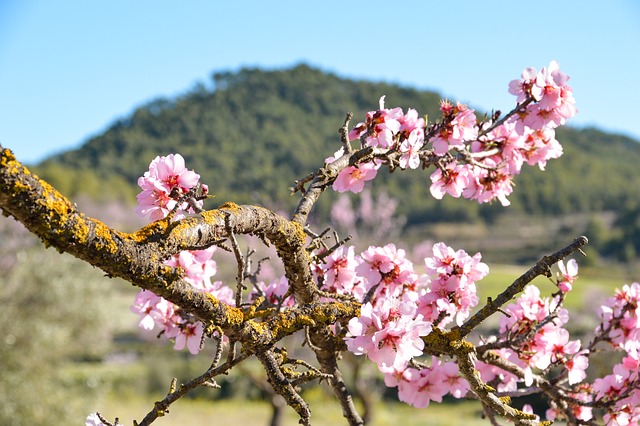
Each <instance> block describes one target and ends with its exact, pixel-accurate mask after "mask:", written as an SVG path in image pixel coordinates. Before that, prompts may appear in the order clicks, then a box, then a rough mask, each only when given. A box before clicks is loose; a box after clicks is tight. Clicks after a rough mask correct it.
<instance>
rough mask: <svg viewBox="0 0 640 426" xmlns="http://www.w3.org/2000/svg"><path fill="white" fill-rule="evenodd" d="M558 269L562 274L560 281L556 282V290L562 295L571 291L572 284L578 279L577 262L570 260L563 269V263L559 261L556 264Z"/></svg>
mask: <svg viewBox="0 0 640 426" xmlns="http://www.w3.org/2000/svg"><path fill="white" fill-rule="evenodd" d="M558 269H560V273H561V274H562V278H563V279H562V281H559V282H558V288H560V290H561V291H562V292H564V293H566V292H568V291H571V289H572V287H573V282H574V281H575V280H576V278H578V262H576V261H575V259H570V260H569V261H568V262H567V266H566V267H565V265H564V262H563V261H562V260H561V261H560V262H558Z"/></svg>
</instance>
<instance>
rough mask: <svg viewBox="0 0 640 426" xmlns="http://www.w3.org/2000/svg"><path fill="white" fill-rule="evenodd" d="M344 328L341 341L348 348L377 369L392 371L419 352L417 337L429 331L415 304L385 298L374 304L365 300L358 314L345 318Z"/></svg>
mask: <svg viewBox="0 0 640 426" xmlns="http://www.w3.org/2000/svg"><path fill="white" fill-rule="evenodd" d="M348 330H349V333H348V335H347V337H346V338H345V342H346V344H347V348H348V350H349V351H351V352H353V353H354V354H356V355H362V354H366V355H367V356H368V357H369V359H371V360H372V361H374V362H375V363H376V364H377V365H378V368H379V369H380V371H382V372H383V373H392V372H394V371H398V370H403V369H404V368H406V366H407V364H408V363H409V361H410V360H411V359H412V358H413V357H416V356H420V355H421V354H422V349H423V348H424V342H423V341H422V339H421V336H426V335H427V334H429V332H431V324H430V323H428V322H426V321H423V319H422V316H421V315H416V306H415V304H413V303H411V302H400V301H398V300H397V299H395V300H392V299H385V300H384V301H383V302H382V303H380V304H378V305H376V306H373V305H372V304H371V303H365V304H364V305H363V306H362V308H361V310H360V316H359V317H355V318H352V319H351V320H350V321H349V324H348Z"/></svg>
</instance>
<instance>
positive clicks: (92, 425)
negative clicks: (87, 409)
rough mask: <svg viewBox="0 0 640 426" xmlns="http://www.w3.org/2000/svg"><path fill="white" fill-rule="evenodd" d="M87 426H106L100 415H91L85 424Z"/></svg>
mask: <svg viewBox="0 0 640 426" xmlns="http://www.w3.org/2000/svg"><path fill="white" fill-rule="evenodd" d="M84 424H85V426H106V425H105V424H104V423H102V420H100V417H98V413H91V414H89V415H88V416H87V419H86V420H85V422H84Z"/></svg>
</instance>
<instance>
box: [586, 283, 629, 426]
mask: <svg viewBox="0 0 640 426" xmlns="http://www.w3.org/2000/svg"><path fill="white" fill-rule="evenodd" d="M599 314H600V319H601V324H600V325H599V326H598V328H597V330H596V333H600V334H601V335H603V336H604V340H606V341H607V342H609V343H610V344H611V345H612V347H613V348H614V349H616V350H619V351H622V352H624V353H625V356H624V358H623V359H622V362H621V363H619V364H617V365H615V366H614V368H613V373H612V374H609V375H607V376H605V377H603V378H599V379H596V380H595V382H594V383H593V390H594V391H595V393H596V398H597V399H602V400H605V401H612V402H614V404H613V405H612V406H610V407H609V408H608V411H607V414H605V416H604V420H605V421H606V422H607V424H608V425H637V424H640V284H638V283H633V284H631V285H625V286H623V287H622V289H621V290H616V293H615V296H614V297H612V298H609V299H607V300H606V301H605V304H604V305H602V306H601V307H600V311H599Z"/></svg>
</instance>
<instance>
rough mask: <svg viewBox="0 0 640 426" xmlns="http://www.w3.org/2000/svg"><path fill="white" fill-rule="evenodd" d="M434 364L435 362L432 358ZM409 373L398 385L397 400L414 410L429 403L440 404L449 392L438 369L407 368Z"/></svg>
mask: <svg viewBox="0 0 640 426" xmlns="http://www.w3.org/2000/svg"><path fill="white" fill-rule="evenodd" d="M433 360H434V362H437V361H436V360H435V358H433ZM408 370H409V372H408V374H406V375H405V376H403V378H405V380H400V381H399V383H398V398H399V399H400V401H403V402H406V403H407V404H409V405H412V406H414V407H416V408H424V407H427V406H429V403H430V402H431V401H435V402H442V397H443V396H445V395H446V394H447V393H448V392H449V388H448V386H447V382H446V379H445V377H444V375H443V372H442V371H441V369H439V368H437V367H436V368H423V369H421V370H416V369H414V368H409V369H408Z"/></svg>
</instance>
